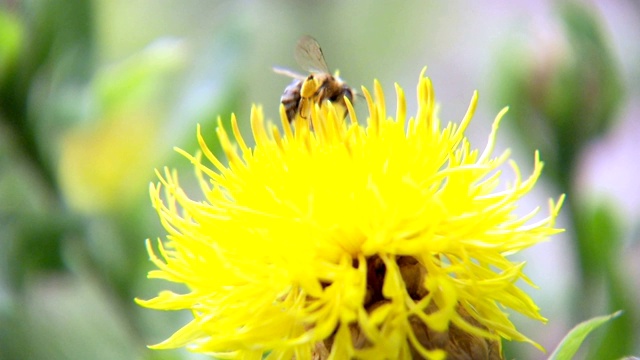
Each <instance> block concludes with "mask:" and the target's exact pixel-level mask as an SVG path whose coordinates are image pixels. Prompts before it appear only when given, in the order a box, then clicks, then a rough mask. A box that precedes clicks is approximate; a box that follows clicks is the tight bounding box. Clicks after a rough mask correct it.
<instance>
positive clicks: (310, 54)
mask: <svg viewBox="0 0 640 360" xmlns="http://www.w3.org/2000/svg"><path fill="white" fill-rule="evenodd" d="M294 56H295V59H296V61H297V62H298V65H300V67H302V68H303V69H304V70H307V71H309V72H312V73H327V74H328V73H329V67H328V66H327V62H326V61H325V60H324V55H323V54H322V49H321V48H320V45H318V42H317V41H316V39H314V38H312V37H311V36H309V35H305V36H303V37H301V38H300V40H298V44H297V45H296V50H295V53H294Z"/></svg>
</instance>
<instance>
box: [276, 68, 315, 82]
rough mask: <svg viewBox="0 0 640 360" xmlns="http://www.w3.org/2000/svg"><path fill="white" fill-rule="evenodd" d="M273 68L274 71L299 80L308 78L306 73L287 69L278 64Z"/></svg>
mask: <svg viewBox="0 0 640 360" xmlns="http://www.w3.org/2000/svg"><path fill="white" fill-rule="evenodd" d="M272 69H273V72H274V73H276V74H280V75H284V76H288V77H290V78H294V79H299V80H304V79H306V78H307V76H306V75H302V74H298V73H297V72H295V71H291V70H289V69H285V68H281V67H277V66H274V67H273V68H272Z"/></svg>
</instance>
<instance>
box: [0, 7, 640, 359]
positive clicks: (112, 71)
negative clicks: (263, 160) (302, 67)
mask: <svg viewBox="0 0 640 360" xmlns="http://www.w3.org/2000/svg"><path fill="white" fill-rule="evenodd" d="M481 9H486V8H485V7H482V6H481V7H473V6H471V5H469V4H468V3H466V2H455V1H454V2H448V3H447V4H441V3H438V2H432V1H428V2H420V1H410V2H407V3H406V4H405V6H402V7H398V6H396V5H393V4H386V3H382V2H379V3H378V2H374V3H371V4H363V3H360V2H357V1H347V2H337V1H334V2H332V1H327V2H322V3H319V2H312V1H302V2H294V1H286V0H282V1H276V2H273V3H268V4H267V3H259V2H249V3H246V2H238V3H236V2H231V1H205V0H193V1H187V2H179V1H162V2H158V1H148V0H137V1H133V2H128V1H122V0H118V1H107V0H102V1H99V0H95V1H89V0H65V1H63V0H27V1H5V2H3V3H0V229H1V232H0V358H2V359H41V358H43V359H44V358H46V359H54V360H55V359H88V358H90V359H102V358H104V359H142V358H144V359H178V358H181V359H186V358H197V357H196V356H194V355H193V354H189V353H188V352H186V351H184V350H179V351H153V352H152V351H150V350H148V349H146V347H145V346H146V345H147V344H150V343H154V342H159V341H161V340H163V339H165V338H166V337H168V336H169V335H170V334H171V333H172V331H175V330H177V329H178V328H179V327H180V326H181V324H185V323H186V322H187V321H189V315H190V314H156V313H155V312H153V311H150V310H145V309H142V308H140V307H138V306H137V305H135V304H134V302H133V298H135V297H141V298H149V297H151V296H152V295H154V294H155V293H156V292H157V291H158V289H160V288H161V287H162V288H165V287H166V284H156V283H154V282H151V281H147V280H145V275H146V272H147V271H148V270H149V269H150V268H151V266H150V264H149V262H148V256H147V254H146V253H145V248H144V239H146V238H152V239H153V238H155V237H157V236H162V234H163V231H162V230H161V229H160V226H159V224H158V220H157V216H156V215H155V214H154V213H153V210H152V209H151V206H150V204H149V201H148V196H147V191H148V184H149V182H151V181H156V180H155V176H154V169H155V168H160V167H162V166H165V165H166V166H169V167H172V168H179V169H180V168H183V169H184V171H182V173H189V172H190V171H192V170H191V168H190V167H189V164H188V162H187V161H185V160H184V159H183V158H181V157H180V156H179V155H176V154H175V153H174V152H172V148H173V146H179V147H181V148H183V149H185V150H186V151H188V152H194V151H195V149H196V148H197V144H196V138H195V136H194V135H195V124H196V123H200V124H202V127H203V132H204V134H205V136H207V138H208V139H209V140H210V143H213V144H214V145H213V148H214V150H217V148H216V146H217V145H215V136H213V134H214V130H215V126H216V123H217V122H216V121H217V117H218V116H221V119H222V121H223V122H224V123H227V122H228V121H229V118H230V114H231V113H232V112H236V113H237V115H238V119H239V120H240V126H241V127H243V131H244V132H245V133H247V132H248V130H249V128H248V123H249V122H248V117H249V109H250V103H252V102H256V103H263V104H264V106H265V112H266V113H267V115H268V117H270V118H274V117H275V116H276V115H277V107H278V102H279V97H280V95H281V91H282V89H284V87H285V86H286V85H287V83H288V81H290V80H289V79H286V78H282V77H279V76H277V75H275V74H272V73H271V72H270V68H271V66H273V65H281V66H286V67H291V68H292V69H294V70H295V69H296V67H295V64H294V62H293V56H292V50H293V44H295V41H296V39H297V38H298V37H299V36H300V35H303V34H305V33H310V34H312V35H314V36H315V37H317V38H318V39H319V40H320V42H321V43H322V44H323V46H324V47H325V55H326V56H327V61H328V63H329V65H330V66H331V67H332V69H333V68H334V67H339V68H340V70H341V73H342V75H343V77H344V78H346V79H347V80H349V81H350V84H352V85H353V86H355V87H358V86H359V85H360V83H364V84H365V85H367V86H369V85H370V84H371V82H372V80H373V78H374V77H376V78H378V79H380V80H381V82H382V83H383V85H384V86H385V90H387V92H388V94H387V95H388V96H390V97H392V95H391V94H392V92H391V91H392V90H391V89H393V86H392V85H393V84H392V82H393V81H398V82H401V83H402V85H403V86H405V88H408V85H410V84H413V83H414V81H415V78H416V77H417V74H418V73H419V71H420V69H421V68H422V67H423V66H424V65H429V66H430V68H429V75H430V76H432V78H433V80H434V82H435V83H436V86H435V87H436V90H437V91H440V90H439V89H443V90H442V91H443V94H444V96H443V98H445V99H449V103H446V104H444V105H446V106H443V109H451V108H454V109H455V108H456V106H458V105H460V109H459V112H458V113H456V114H457V115H460V116H462V114H463V113H464V110H465V109H466V103H467V101H468V99H469V97H470V96H471V91H472V90H473V88H474V87H475V86H482V85H478V84H475V83H473V82H475V81H476V80H478V81H479V77H478V76H477V75H474V74H478V73H482V72H495V76H492V80H491V81H493V82H496V81H497V84H498V86H497V87H498V88H499V91H498V93H497V94H496V95H495V101H497V102H498V106H499V107H502V106H504V105H510V109H511V110H510V112H509V114H508V115H507V117H508V118H509V122H512V123H513V125H514V126H513V129H514V130H515V131H514V132H515V133H516V134H518V135H517V136H518V137H517V140H518V143H522V144H523V148H524V149H525V150H526V151H527V153H532V151H533V149H540V150H541V154H542V158H543V160H544V161H545V163H546V168H545V171H544V174H545V176H548V177H549V179H550V181H551V182H552V183H553V185H554V186H555V187H556V189H558V190H557V192H558V193H561V192H564V193H566V194H568V197H567V203H566V206H565V209H564V211H563V212H564V213H566V214H568V215H567V217H568V222H569V224H568V227H569V228H570V230H572V241H573V243H574V244H575V246H574V249H575V258H576V260H577V263H578V265H579V266H578V268H577V269H575V271H576V273H577V274H578V275H579V278H580V286H579V288H578V289H576V293H575V294H572V298H573V299H574V300H573V302H574V304H573V305H576V306H571V307H569V308H567V309H565V310H566V313H571V317H570V318H569V319H568V320H567V319H565V321H568V322H569V323H571V324H575V323H577V322H579V321H582V320H584V319H586V318H589V317H591V316H593V315H597V314H601V313H605V312H606V311H609V312H613V311H616V310H620V309H622V310H624V315H623V316H621V317H620V318H618V319H616V320H615V321H613V322H612V323H611V326H610V327H609V328H608V329H607V330H608V331H607V332H605V331H601V332H602V335H601V336H600V339H598V337H597V336H596V334H594V335H593V339H595V340H594V341H589V340H588V341H587V343H588V344H590V347H589V349H587V351H586V352H585V353H587V354H588V356H589V357H590V358H593V359H600V358H612V357H615V356H622V355H628V354H632V353H634V352H635V353H638V352H640V349H639V348H638V345H637V344H636V343H635V342H634V341H635V340H636V339H637V338H639V335H638V328H637V326H636V325H634V324H638V323H639V321H638V312H637V310H636V308H637V306H638V305H639V304H638V303H637V300H634V298H633V294H632V293H631V290H630V289H629V288H630V286H631V285H630V276H629V275H628V274H627V273H625V270H624V267H622V266H621V264H620V263H619V261H618V259H619V257H620V255H621V252H623V251H624V247H625V246H626V245H625V244H624V243H623V238H624V236H625V234H623V231H624V230H623V227H622V225H621V224H620V222H621V221H620V219H619V215H618V213H617V212H614V211H612V208H613V207H615V206H612V205H611V204H609V203H606V202H589V201H587V200H586V199H584V198H581V194H580V193H579V192H578V191H577V190H576V185H575V182H576V176H577V167H578V163H579V161H580V159H581V157H582V156H583V154H584V152H585V151H586V149H587V147H588V146H589V144H590V143H592V142H593V141H594V140H596V139H598V138H600V137H602V136H604V135H605V134H606V133H607V132H608V131H609V130H610V129H611V128H612V127H613V126H615V123H616V119H617V118H616V117H617V115H618V114H619V109H620V107H621V106H622V104H624V101H625V99H626V98H625V93H624V90H625V88H626V87H629V86H637V84H631V85H630V84H625V83H624V76H622V75H621V73H620V69H619V66H618V63H617V62H618V59H616V54H615V53H614V52H613V51H612V49H611V41H610V39H609V38H608V36H607V34H606V31H605V30H604V29H603V26H602V22H601V20H600V18H599V17H598V16H597V12H596V11H595V10H594V9H593V8H589V7H586V6H584V5H582V4H580V3H578V2H564V3H562V4H561V5H560V6H558V7H556V8H554V12H555V14H556V15H557V18H556V19H555V20H549V21H555V23H557V24H561V26H559V29H560V30H559V31H558V34H556V35H557V36H558V37H559V38H560V39H562V40H561V46H560V48H559V49H558V48H551V49H546V48H545V49H535V51H536V53H535V54H533V55H532V53H531V49H530V46H531V45H534V46H535V42H533V40H531V41H530V42H525V44H524V45H525V46H518V45H513V46H512V45H511V43H509V39H510V38H509V37H508V36H507V35H506V34H507V33H508V31H504V28H499V29H498V32H499V33H504V34H505V35H504V37H503V38H501V39H499V41H500V42H504V43H509V44H510V45H509V47H510V50H509V52H508V55H506V56H508V60H503V61H500V62H499V64H498V65H492V64H491V65H489V64H488V63H487V62H483V61H477V59H478V58H479V57H480V56H484V55H482V54H487V53H489V51H488V50H487V49H488V47H487V46H486V45H487V43H488V41H489V40H490V39H491V37H490V36H487V35H483V33H482V31H481V30H482V29H484V28H485V27H488V26H489V25H491V26H499V25H496V24H495V22H494V19H493V16H495V13H492V12H491V11H486V10H485V12H484V13H483V15H482V14H481V15H478V14H477V13H476V12H478V11H480V10H481ZM512 10H513V9H512ZM501 26H503V27H504V26H507V27H508V26H509V25H501ZM520 45H522V44H520ZM527 46H529V47H527ZM556 50H559V51H556ZM447 54H449V55H447ZM505 54H506V52H505ZM514 55H516V56H514ZM492 56H494V57H500V56H501V54H500V53H497V54H495V55H492ZM451 59H454V60H451ZM468 79H471V80H469V81H471V82H472V84H471V85H469V84H467V83H466V82H465V81H467V80H468ZM440 84H442V86H440ZM467 86H471V87H469V88H467ZM274 89H275V90H274ZM481 90H482V89H481ZM483 91H485V90H483ZM459 94H462V96H459ZM482 94H483V95H484V94H486V92H482ZM408 98H410V97H409V96H408ZM483 98H485V97H484V96H483ZM456 101H457V102H456ZM481 102H482V101H481ZM452 103H453V104H452ZM452 105H453V106H452ZM358 106H360V105H358V104H356V108H357V107H358ZM409 106H411V105H409ZM481 106H482V105H481ZM390 111H392V110H390ZM480 111H482V109H480ZM490 112H491V113H495V112H494V111H493V110H491V111H490ZM445 115H447V114H445ZM480 116H482V114H480ZM445 117H447V116H445ZM446 120H448V119H446ZM485 120H486V121H487V122H486V124H487V127H488V124H489V121H490V118H489V117H487V119H485ZM454 121H457V120H454ZM479 121H481V120H479ZM509 122H507V121H505V122H503V123H509ZM187 169H188V170H187ZM635 175H636V176H637V175H638V174H635ZM190 181H192V182H193V181H194V180H193V179H192V180H189V179H184V180H183V184H185V187H187V188H188V187H189V185H190V183H189V182H190ZM191 185H195V183H193V184H191ZM547 195H548V196H551V197H554V195H553V194H550V195H549V194H547ZM545 197H547V196H545ZM636 275H637V274H636ZM541 287H542V290H541V291H542V292H544V289H545V285H544V284H541ZM176 291H180V289H176ZM566 291H567V292H569V291H573V289H566ZM552 296H554V295H552ZM603 299H604V300H603ZM603 303H604V304H603ZM160 315H161V316H160ZM552 320H553V319H552ZM605 333H606V334H605ZM527 335H530V336H531V337H532V338H533V339H536V334H527ZM590 339H591V338H590ZM559 341H560V338H558V339H557V341H556V343H557V342H559ZM524 346H526V345H522V344H515V346H508V353H507V357H508V358H514V357H515V358H523V357H530V356H531V355H524V354H530V353H527V352H526V351H527V350H521V349H522V348H523V347H524ZM534 356H539V357H542V356H544V355H542V354H539V353H536V355H534Z"/></svg>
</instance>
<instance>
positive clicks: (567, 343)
mask: <svg viewBox="0 0 640 360" xmlns="http://www.w3.org/2000/svg"><path fill="white" fill-rule="evenodd" d="M620 314H622V311H616V312H615V313H613V314H611V315H606V316H598V317H595V318H593V319H591V320H587V321H584V322H582V323H580V324H578V325H577V326H576V327H574V328H573V329H571V331H569V333H568V334H567V336H565V337H564V339H562V341H561V342H560V345H558V347H557V348H556V350H555V351H554V352H553V354H551V356H550V357H549V360H570V359H572V358H573V355H575V353H576V352H577V351H578V349H579V348H580V345H582V342H583V341H584V339H585V338H586V337H587V335H589V334H590V333H591V332H592V331H593V330H595V329H597V328H598V327H599V326H600V325H602V324H604V323H606V322H608V321H609V320H611V319H613V318H616V317H618V316H620Z"/></svg>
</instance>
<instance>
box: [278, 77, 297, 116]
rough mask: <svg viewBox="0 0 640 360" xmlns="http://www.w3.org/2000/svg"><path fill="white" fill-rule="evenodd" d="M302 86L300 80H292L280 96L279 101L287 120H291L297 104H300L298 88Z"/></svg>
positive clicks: (294, 114)
mask: <svg viewBox="0 0 640 360" xmlns="http://www.w3.org/2000/svg"><path fill="white" fill-rule="evenodd" d="M301 87H302V80H294V81H293V82H292V83H291V84H289V86H287V87H286V88H285V89H284V93H283V94H282V96H281V97H280V102H281V103H282V105H284V109H285V112H286V114H287V119H289V122H291V121H293V120H294V119H295V117H296V113H297V112H298V106H299V105H300V88H301Z"/></svg>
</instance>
